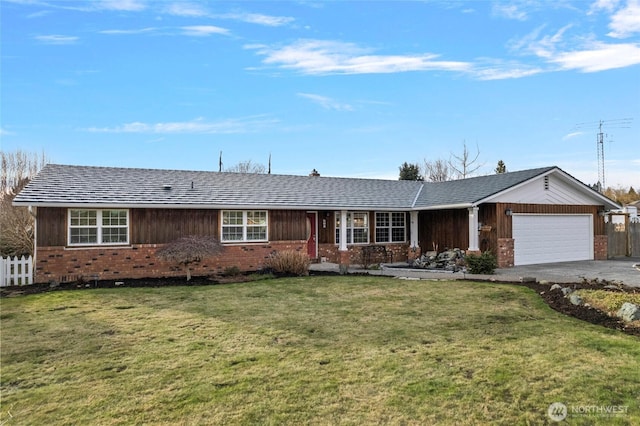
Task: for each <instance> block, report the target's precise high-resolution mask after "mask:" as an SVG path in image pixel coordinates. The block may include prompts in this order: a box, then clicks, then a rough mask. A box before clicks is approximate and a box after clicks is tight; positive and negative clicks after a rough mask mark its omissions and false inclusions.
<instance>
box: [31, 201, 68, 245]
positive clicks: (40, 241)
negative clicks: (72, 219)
mask: <svg viewBox="0 0 640 426" xmlns="http://www.w3.org/2000/svg"><path fill="white" fill-rule="evenodd" d="M36 215H37V217H38V224H37V233H38V235H37V237H36V244H37V245H38V247H54V246H64V245H66V244H67V209H66V208H61V207H38V210H37V212H36Z"/></svg>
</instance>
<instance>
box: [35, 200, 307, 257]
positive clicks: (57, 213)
mask: <svg viewBox="0 0 640 426" xmlns="http://www.w3.org/2000/svg"><path fill="white" fill-rule="evenodd" d="M67 211H68V209H67V208H61V207H55V208H54V207H40V208H38V213H37V215H38V238H37V244H38V247H54V246H66V245H67ZM219 217H220V212H219V211H218V210H206V209H130V210H129V233H130V234H129V240H130V243H131V244H165V243H168V242H170V241H173V240H175V239H177V238H180V237H183V236H187V235H211V236H214V237H216V238H220V225H219ZM307 236H308V230H307V217H306V211H303V210H273V211H270V212H269V240H270V241H293V240H306V239H307Z"/></svg>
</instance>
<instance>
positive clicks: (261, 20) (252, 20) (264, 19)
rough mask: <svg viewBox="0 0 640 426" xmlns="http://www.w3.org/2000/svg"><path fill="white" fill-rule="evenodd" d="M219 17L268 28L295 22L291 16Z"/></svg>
mask: <svg viewBox="0 0 640 426" xmlns="http://www.w3.org/2000/svg"><path fill="white" fill-rule="evenodd" d="M218 17H219V18H224V19H233V20H236V21H242V22H247V23H249V24H258V25H265V26H268V27H280V26H283V25H287V24H289V23H291V22H293V21H295V19H294V18H292V17H289V16H271V15H263V14H260V13H228V14H224V15H219V16H218Z"/></svg>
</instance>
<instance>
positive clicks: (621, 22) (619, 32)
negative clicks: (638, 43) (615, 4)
mask: <svg viewBox="0 0 640 426" xmlns="http://www.w3.org/2000/svg"><path fill="white" fill-rule="evenodd" d="M609 28H610V29H611V32H610V33H609V34H607V35H608V36H610V37H614V38H626V37H629V36H631V35H633V34H635V33H640V0H629V1H628V2H627V5H626V7H623V8H622V9H620V10H618V11H617V12H616V13H615V14H614V15H613V16H612V17H611V22H610V23H609Z"/></svg>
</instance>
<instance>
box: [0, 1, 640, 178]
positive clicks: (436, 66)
mask: <svg viewBox="0 0 640 426" xmlns="http://www.w3.org/2000/svg"><path fill="white" fill-rule="evenodd" d="M0 19H1V21H0V27H1V30H0V31H1V33H0V36H1V52H0V54H1V60H2V63H1V66H2V68H1V72H0V76H1V77H0V78H1V94H0V96H1V98H0V100H1V103H0V107H1V111H0V137H1V143H2V149H3V150H6V151H10V150H13V149H18V148H19V149H24V150H28V151H36V152H40V151H42V150H44V152H45V153H46V154H47V155H48V157H49V158H51V159H52V161H53V162H56V163H62V164H81V165H106V166H123V167H145V168H147V167H148V168H175V169H196V170H218V157H219V153H220V152H222V156H223V162H224V165H225V166H226V167H230V166H233V165H235V164H237V163H239V162H244V161H248V160H251V161H252V162H254V163H261V164H264V165H266V164H267V162H268V158H269V155H271V158H272V172H273V173H279V174H308V173H309V172H310V171H311V170H312V169H314V168H315V169H317V170H318V171H319V172H320V173H321V174H322V175H325V176H350V177H366V178H388V179H397V177H398V167H399V166H400V165H401V164H402V163H403V162H405V161H407V162H411V163H419V164H423V162H424V161H425V160H427V161H432V160H437V159H445V160H446V159H449V158H450V157H451V155H452V154H455V155H460V154H461V152H462V150H463V145H464V144H465V143H466V144H467V146H468V148H469V150H470V151H471V153H473V154H475V153H476V150H477V151H479V153H480V155H479V159H478V161H479V162H480V163H483V164H484V165H483V167H482V168H481V169H480V170H479V171H478V173H479V174H488V173H492V172H493V170H494V169H495V166H496V164H497V162H498V160H503V161H504V162H505V163H506V165H507V168H508V169H509V170H521V169H527V168H534V167H542V166H549V165H557V166H559V167H561V168H562V169H563V170H565V171H566V172H568V173H570V174H572V175H573V176H575V177H576V178H578V179H580V180H582V181H583V182H585V183H595V182H596V181H597V179H598V168H597V143H596V134H597V132H598V126H597V124H598V122H599V121H600V120H604V126H603V130H604V133H605V135H606V136H605V143H604V148H605V159H606V165H605V173H606V184H607V185H608V186H618V185H622V186H629V185H633V186H634V187H635V188H636V189H637V188H638V187H640V0H594V1H586V0H580V1H565V0H554V1H547V0H517V1H516V0H514V1H508V0H505V1H488V0H487V1H455V2H454V1H428V0H427V1H422V2H418V1H414V2H399V1H394V2H383V1H376V2H363V1H357V2H356V1H350V2H346V1H344V2H338V1H335V2H326V1H322V2H320V1H297V2H285V1H270V2H267V1H257V2H249V1H242V2H224V1H216V2H198V1H189V2H187V1H176V2H171V1H143V0H111V1H79V2H75V1H47V0H42V1H41V0H0Z"/></svg>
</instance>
